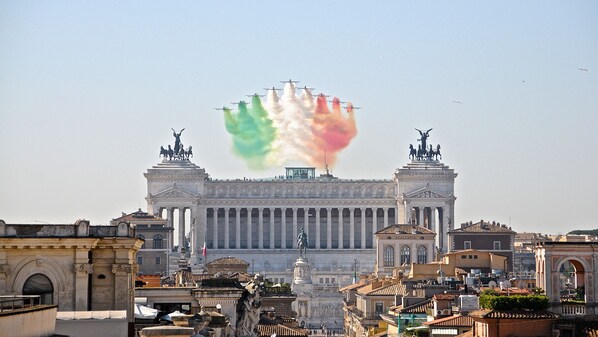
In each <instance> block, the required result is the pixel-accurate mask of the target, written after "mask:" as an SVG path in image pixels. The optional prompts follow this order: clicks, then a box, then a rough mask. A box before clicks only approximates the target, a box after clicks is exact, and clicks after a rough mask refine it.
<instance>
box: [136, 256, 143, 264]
mask: <svg viewBox="0 0 598 337" xmlns="http://www.w3.org/2000/svg"><path fill="white" fill-rule="evenodd" d="M137 264H143V257H142V256H137Z"/></svg>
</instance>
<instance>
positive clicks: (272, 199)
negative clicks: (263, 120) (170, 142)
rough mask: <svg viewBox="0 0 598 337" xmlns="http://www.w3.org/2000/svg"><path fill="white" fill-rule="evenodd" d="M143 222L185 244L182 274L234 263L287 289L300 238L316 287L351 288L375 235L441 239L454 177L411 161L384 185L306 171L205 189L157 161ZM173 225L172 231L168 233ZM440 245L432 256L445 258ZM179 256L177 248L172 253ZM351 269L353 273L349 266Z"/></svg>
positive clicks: (370, 260)
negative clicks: (161, 225) (426, 234)
mask: <svg viewBox="0 0 598 337" xmlns="http://www.w3.org/2000/svg"><path fill="white" fill-rule="evenodd" d="M144 175H145V177H146V179H147V191H148V193H147V196H146V200H147V203H148V213H150V214H156V215H158V216H162V217H164V218H166V219H167V220H168V226H170V227H175V232H173V234H172V235H171V236H170V237H169V238H168V240H167V241H168V244H169V247H175V244H174V243H175V239H174V238H175V237H176V238H177V240H176V241H178V242H179V244H178V246H182V247H184V245H181V244H180V243H181V242H183V243H184V242H186V240H188V241H189V247H190V254H189V255H190V256H189V257H190V261H191V263H190V264H191V266H192V267H193V268H195V269H199V268H201V266H202V265H204V264H205V263H206V262H207V261H204V256H203V254H202V248H203V246H204V244H205V247H206V249H207V260H208V261H210V260H214V259H218V258H221V257H227V256H235V257H238V258H241V259H243V260H245V261H247V262H250V263H251V269H252V271H253V272H256V273H258V272H259V273H262V274H264V276H266V277H268V278H271V279H272V278H278V279H286V280H290V279H291V275H292V269H293V263H294V262H295V259H296V258H297V256H298V251H297V235H298V233H299V232H300V230H301V229H302V228H303V229H304V231H305V232H306V233H307V235H308V244H309V247H308V252H309V253H308V254H309V261H310V263H311V264H312V266H313V267H314V269H315V272H314V273H313V277H314V278H315V279H320V278H321V279H322V280H325V279H326V278H328V279H329V280H331V279H335V280H337V281H340V282H350V280H351V279H350V276H351V274H353V273H354V272H356V269H357V268H361V269H360V270H359V271H360V272H361V271H363V272H372V271H373V269H372V266H374V264H375V261H376V247H375V245H376V243H375V240H374V234H375V233H376V232H378V231H379V230H381V229H382V228H385V227H388V226H389V225H392V224H396V223H410V224H414V225H420V226H422V227H425V228H428V229H430V230H432V231H434V232H436V231H441V233H442V234H439V236H440V237H446V233H447V231H448V230H449V228H451V223H452V218H453V217H454V201H455V197H454V195H453V190H454V188H453V185H454V178H455V177H456V174H455V173H454V171H453V170H452V169H450V168H448V167H447V166H445V165H444V164H442V163H440V162H439V161H438V160H436V159H435V158H433V157H431V156H428V157H415V156H413V159H412V160H411V162H410V163H409V164H407V165H406V166H405V167H403V168H401V169H397V171H396V172H395V174H394V175H393V176H392V179H380V180H374V179H340V178H336V177H333V176H332V175H330V174H328V173H326V174H322V175H320V176H318V175H317V174H316V170H315V168H313V167H288V168H286V172H285V174H284V175H280V176H276V177H274V178H269V179H246V178H243V179H232V180H219V179H212V178H211V177H210V175H209V174H208V173H206V172H205V170H204V169H203V168H201V167H199V166H197V165H196V164H194V163H192V162H191V160H189V159H188V158H179V159H173V158H170V157H165V158H164V160H163V161H162V162H160V163H158V164H157V165H155V166H153V167H152V168H150V169H148V171H147V172H146V173H145V174H144ZM175 223H177V225H176V226H175ZM447 242H448V241H446V240H445V239H438V240H437V242H436V246H438V247H439V248H440V249H441V250H444V251H446V250H447V249H448V246H447ZM179 251H180V247H179ZM356 259H359V264H360V266H359V267H357V266H356V265H355V263H354V261H355V260H356Z"/></svg>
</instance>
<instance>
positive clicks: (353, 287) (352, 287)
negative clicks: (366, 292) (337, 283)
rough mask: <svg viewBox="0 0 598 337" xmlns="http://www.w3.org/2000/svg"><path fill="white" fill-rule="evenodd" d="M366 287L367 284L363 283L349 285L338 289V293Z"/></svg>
mask: <svg viewBox="0 0 598 337" xmlns="http://www.w3.org/2000/svg"><path fill="white" fill-rule="evenodd" d="M366 285H367V284H366V283H365V282H363V281H360V282H358V283H353V284H349V285H348V286H346V287H343V288H340V289H339V290H338V291H340V292H343V291H347V290H353V289H357V288H361V287H364V286H366Z"/></svg>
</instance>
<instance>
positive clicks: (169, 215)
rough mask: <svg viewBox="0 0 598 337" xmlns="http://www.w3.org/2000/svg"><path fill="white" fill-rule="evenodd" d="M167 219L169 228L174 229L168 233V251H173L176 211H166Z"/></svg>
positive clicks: (170, 209) (168, 209)
mask: <svg viewBox="0 0 598 337" xmlns="http://www.w3.org/2000/svg"><path fill="white" fill-rule="evenodd" d="M166 218H167V220H168V227H170V228H172V231H170V232H169V233H168V246H169V247H168V249H169V250H171V251H172V248H174V209H173V208H172V207H168V208H167V209H166Z"/></svg>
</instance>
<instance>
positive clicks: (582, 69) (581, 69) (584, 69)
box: [577, 68, 588, 71]
mask: <svg viewBox="0 0 598 337" xmlns="http://www.w3.org/2000/svg"><path fill="white" fill-rule="evenodd" d="M577 70H579V71H588V70H587V69H586V68H577Z"/></svg>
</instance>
